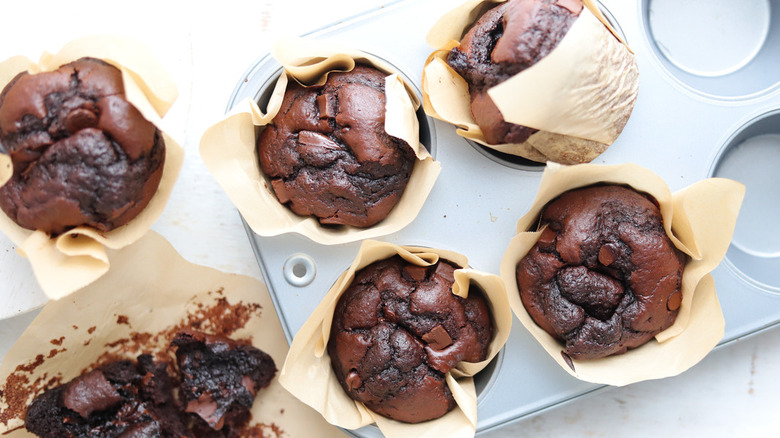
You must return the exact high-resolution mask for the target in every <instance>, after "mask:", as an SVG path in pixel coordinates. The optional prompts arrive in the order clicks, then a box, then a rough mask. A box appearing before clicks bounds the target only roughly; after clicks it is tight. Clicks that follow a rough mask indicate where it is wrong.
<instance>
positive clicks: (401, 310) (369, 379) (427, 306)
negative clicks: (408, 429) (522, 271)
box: [328, 256, 493, 423]
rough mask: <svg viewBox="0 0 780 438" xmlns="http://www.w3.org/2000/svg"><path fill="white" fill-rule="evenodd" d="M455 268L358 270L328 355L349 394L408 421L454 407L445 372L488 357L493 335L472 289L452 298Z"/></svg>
mask: <svg viewBox="0 0 780 438" xmlns="http://www.w3.org/2000/svg"><path fill="white" fill-rule="evenodd" d="M455 269H456V267H455V266H454V265H452V264H450V263H449V262H447V261H445V260H440V261H439V262H438V263H437V264H436V265H434V266H431V267H428V268H424V267H419V266H415V265H412V264H410V263H408V262H406V261H404V260H403V259H401V258H400V257H398V256H395V257H392V258H390V259H386V260H382V261H379V262H375V263H372V264H371V265H369V266H367V267H365V268H364V269H362V270H360V271H359V272H357V274H356V275H355V279H354V280H353V282H352V284H351V285H350V286H349V288H348V289H347V290H346V291H345V292H344V294H343V295H342V297H341V298H340V299H339V302H338V304H337V306H336V310H335V312H334V316H333V325H332V328H331V334H330V340H329V342H328V354H329V355H330V358H331V364H332V366H333V371H334V372H335V374H336V377H337V379H338V380H339V382H340V383H341V385H342V387H343V388H344V390H345V391H346V392H347V394H348V395H349V396H350V397H351V398H353V399H354V400H357V401H361V402H363V403H364V404H365V405H366V406H367V407H368V408H369V409H371V410H373V411H374V412H377V413H378V414H381V415H384V416H386V417H389V418H392V419H395V420H398V421H403V422H407V423H419V422H421V421H427V420H431V419H434V418H438V417H441V416H442V415H444V414H446V413H447V412H448V411H450V410H451V409H453V408H454V407H455V405H456V404H455V400H454V399H453V397H452V394H451V392H450V390H449V388H448V387H447V383H446V380H445V375H446V373H447V372H449V371H450V370H451V369H452V368H453V367H454V366H456V365H457V364H458V363H459V362H461V361H467V362H479V361H482V360H485V358H486V356H487V352H488V347H489V344H490V341H491V339H492V336H493V324H492V321H491V316H490V310H489V309H488V306H487V303H486V302H485V300H484V298H483V297H482V294H481V293H480V292H479V291H478V290H477V289H476V288H473V287H472V290H470V291H469V296H468V298H467V299H463V298H460V297H458V296H455V295H453V294H452V284H453V281H454V276H453V272H454V270H455Z"/></svg>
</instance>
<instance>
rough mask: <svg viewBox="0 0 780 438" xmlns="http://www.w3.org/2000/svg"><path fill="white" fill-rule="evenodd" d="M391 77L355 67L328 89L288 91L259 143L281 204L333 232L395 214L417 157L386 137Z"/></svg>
mask: <svg viewBox="0 0 780 438" xmlns="http://www.w3.org/2000/svg"><path fill="white" fill-rule="evenodd" d="M386 76H387V74H385V73H382V72H380V71H379V70H376V69H374V68H372V67H368V66H365V65H357V66H355V68H354V69H353V70H351V71H349V72H331V73H330V74H329V75H328V79H327V81H326V83H325V84H324V85H322V86H310V87H304V86H302V85H300V84H299V83H297V82H295V81H291V82H290V84H288V86H287V90H286V92H285V94H284V100H283V102H282V106H281V108H280V110H279V113H278V114H277V115H276V117H274V119H273V122H272V124H271V125H268V126H267V127H266V128H265V129H264V130H263V132H262V133H261V135H260V136H259V138H258V142H257V150H258V158H259V161H260V167H261V169H262V171H263V173H265V175H267V176H268V177H269V178H270V180H271V185H272V187H273V191H274V193H275V195H276V197H277V199H279V202H281V203H283V204H286V205H287V206H288V207H289V208H290V209H291V210H292V211H293V212H294V213H296V214H298V215H301V216H315V217H317V218H318V220H319V221H320V223H322V224H332V225H350V226H355V227H370V226H372V225H374V224H376V223H377V222H379V221H381V220H382V219H384V218H385V217H386V216H387V215H388V214H389V213H390V211H391V210H392V208H393V207H394V206H395V204H396V203H397V202H398V201H399V200H400V198H401V195H402V194H403V191H404V189H405V188H406V184H407V183H408V181H409V177H410V175H411V172H412V168H413V167H414V163H415V162H416V157H415V154H414V151H413V150H412V148H411V147H410V146H409V145H408V144H407V143H406V142H405V141H403V140H401V139H398V138H396V137H392V136H390V135H388V134H387V132H385V128H384V126H385V77H386Z"/></svg>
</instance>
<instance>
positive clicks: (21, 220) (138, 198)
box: [0, 58, 165, 235]
mask: <svg viewBox="0 0 780 438" xmlns="http://www.w3.org/2000/svg"><path fill="white" fill-rule="evenodd" d="M0 151H5V153H8V154H10V157H11V160H12V162H13V176H12V177H11V179H10V180H9V181H8V182H7V183H6V184H5V185H4V186H2V187H0V208H2V210H3V211H4V212H5V214H6V215H8V216H9V217H10V218H11V219H12V220H14V221H15V222H16V223H17V224H18V225H19V226H21V227H23V228H27V229H31V230H41V231H44V232H47V233H50V234H52V235H58V234H61V233H63V232H65V231H67V230H69V229H71V228H74V227H77V226H81V225H86V226H89V227H93V228H96V229H98V230H100V231H110V230H112V229H114V228H117V227H120V226H122V225H125V224H126V223H128V222H129V221H130V220H132V219H133V218H134V217H135V216H137V215H138V214H139V213H140V212H141V210H143V208H144V207H146V205H147V204H148V203H149V201H150V200H151V198H152V196H153V195H154V193H155V192H156V191H157V186H158V185H159V183H160V179H161V178H162V170H163V162H164V158H165V144H164V141H163V137H162V135H161V133H160V131H159V130H158V129H157V128H156V127H155V125H154V124H152V123H151V122H149V121H147V120H146V119H144V117H143V116H142V115H141V113H140V112H139V111H138V110H137V109H136V108H135V107H134V106H133V105H132V104H130V103H129V102H128V101H127V100H126V99H125V90H124V85H123V82H122V74H121V72H120V71H119V70H118V69H117V68H116V67H114V66H112V65H110V64H107V63H105V62H103V61H101V60H98V59H92V58H81V59H79V60H76V61H74V62H71V63H69V64H65V65H63V66H61V67H60V68H59V69H57V70H55V71H52V72H45V73H38V74H29V73H27V72H22V73H20V74H19V75H17V76H16V77H15V78H14V79H13V80H12V81H11V82H10V83H9V84H8V85H7V86H6V87H5V89H3V91H2V93H1V94H0Z"/></svg>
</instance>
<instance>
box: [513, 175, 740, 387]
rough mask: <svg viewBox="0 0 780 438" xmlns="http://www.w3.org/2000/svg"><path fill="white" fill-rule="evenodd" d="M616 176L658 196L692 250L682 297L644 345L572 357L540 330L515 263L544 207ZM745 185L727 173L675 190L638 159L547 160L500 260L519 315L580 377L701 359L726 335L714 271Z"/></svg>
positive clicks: (657, 373) (647, 372) (663, 371)
mask: <svg viewBox="0 0 780 438" xmlns="http://www.w3.org/2000/svg"><path fill="white" fill-rule="evenodd" d="M598 183H613V184H622V185H627V186H630V187H632V188H633V189H635V190H637V191H640V192H644V193H647V194H649V195H651V196H653V197H654V198H655V199H656V201H658V203H659V205H660V210H661V215H662V217H663V221H664V228H665V229H666V234H667V235H668V236H669V238H670V239H671V240H672V242H673V243H674V245H675V246H676V247H677V248H679V249H680V250H681V251H683V252H685V253H686V254H687V255H688V263H687V264H686V265H685V271H684V273H683V279H682V294H683V301H682V304H681V305H680V310H679V313H678V315H677V319H676V321H675V322H674V324H673V325H672V326H671V327H669V328H668V329H666V330H664V331H663V332H661V333H659V334H658V335H656V337H655V340H651V341H650V342H648V343H646V344H645V345H643V346H641V347H639V348H636V349H633V350H629V351H628V352H627V353H625V354H622V355H616V356H609V357H606V358H602V359H595V360H573V361H572V363H573V367H574V369H572V368H571V367H570V366H569V365H568V364H567V363H566V361H565V360H564V358H563V356H562V355H561V352H562V350H563V345H562V344H561V343H560V342H558V341H557V340H555V339H554V338H553V337H552V336H550V335H549V334H548V333H547V332H545V331H544V330H542V329H541V328H540V327H539V326H537V325H536V323H535V322H534V321H533V319H531V317H530V316H529V315H528V312H527V311H526V310H525V307H523V304H522V301H521V299H520V291H519V290H518V286H517V280H516V277H515V268H516V266H517V264H518V263H519V262H520V260H521V259H522V258H523V257H525V255H526V254H527V253H528V251H529V250H530V249H531V247H533V245H534V244H535V243H536V241H537V240H538V238H539V236H540V235H541V231H538V232H531V231H528V230H534V229H536V225H537V223H538V220H539V215H540V214H541V212H542V209H543V208H544V206H545V205H546V204H547V203H549V202H550V201H552V200H553V199H555V198H556V197H558V196H559V195H561V194H562V193H564V192H566V191H569V190H572V189H575V188H579V187H585V186H589V185H592V184H598ZM744 193H745V187H744V186H743V185H742V184H740V183H738V182H735V181H731V180H728V179H723V178H709V179H705V180H702V181H699V182H697V183H695V184H693V185H691V186H688V187H686V188H684V189H681V190H679V191H677V192H675V193H671V192H670V190H669V187H668V186H667V185H666V183H665V182H664V181H663V179H661V178H660V177H659V176H658V175H656V174H655V173H653V172H652V171H650V170H648V169H645V168H643V167H640V166H638V165H636V164H632V163H629V164H621V165H610V166H606V165H594V164H581V165H576V166H561V165H558V164H555V163H548V165H547V168H546V169H545V171H544V174H543V176H542V180H541V183H540V186H539V191H538V193H537V195H536V199H535V200H534V202H533V204H532V206H531V208H530V210H529V211H528V213H527V214H526V215H525V216H523V217H522V218H520V220H519V221H518V223H517V232H518V234H517V235H516V236H515V237H514V238H512V240H511V241H510V243H509V247H508V248H507V250H506V253H505V254H504V257H503V260H502V262H501V278H502V279H503V281H504V283H505V284H506V289H507V294H508V295H509V303H510V305H511V306H512V310H513V311H514V313H515V315H516V316H517V317H518V319H520V322H522V323H523V326H525V328H526V329H528V331H529V332H530V333H531V335H532V336H533V337H534V338H536V340H537V341H538V342H539V343H540V344H541V346H542V347H543V348H544V349H545V350H546V351H547V353H549V354H550V356H551V357H552V358H553V359H554V360H555V361H556V362H557V363H558V364H559V365H560V366H561V367H562V368H563V369H564V370H566V371H567V372H568V373H569V374H571V375H572V376H574V377H577V378H579V379H581V380H585V381H589V382H595V383H602V384H609V385H615V386H622V385H628V384H630V383H634V382H639V381H642V380H650V379H658V378H663V377H669V376H674V375H677V374H680V373H682V372H683V371H685V370H687V369H688V368H690V367H692V366H693V365H695V364H696V363H698V362H699V361H700V360H701V359H702V358H704V356H706V355H707V353H709V351H710V350H712V348H713V347H714V346H715V345H716V344H717V343H718V341H720V340H721V338H722V337H723V329H724V323H725V322H724V319H723V313H722V312H721V308H720V303H719V301H718V297H717V294H716V293H715V285H714V283H713V281H712V277H711V276H710V275H709V272H710V271H712V270H713V269H715V267H716V266H717V265H718V263H720V261H721V259H722V258H723V256H724V255H725V254H726V250H727V249H728V246H729V243H730V242H731V236H732V234H733V232H734V226H735V224H736V221H737V214H738V212H739V208H740V206H741V203H742V198H743V196H744Z"/></svg>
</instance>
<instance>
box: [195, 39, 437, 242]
mask: <svg viewBox="0 0 780 438" xmlns="http://www.w3.org/2000/svg"><path fill="white" fill-rule="evenodd" d="M271 54H272V55H273V56H274V58H276V60H277V61H278V62H279V63H280V64H282V65H283V66H284V71H283V72H282V74H281V76H280V78H279V80H278V81H277V82H276V85H275V88H274V90H273V94H272V96H271V98H270V101H269V103H268V108H267V113H266V114H263V112H262V111H261V110H260V108H259V107H258V106H257V104H256V103H255V102H254V101H253V100H252V99H245V100H244V101H242V102H240V103H238V104H237V105H236V106H235V107H234V109H233V111H231V112H230V114H229V115H228V116H226V117H225V118H224V119H223V120H221V121H219V122H217V123H216V124H214V125H213V126H211V127H210V128H209V129H207V130H206V132H205V133H204V134H203V137H202V139H201V143H200V154H201V156H202V157H203V161H204V162H205V163H206V167H207V168H208V169H209V172H211V174H212V175H213V176H214V178H215V179H216V180H217V182H218V183H219V185H220V186H221V187H222V189H223V190H224V191H225V193H226V194H227V195H228V197H229V198H230V200H231V201H232V202H233V204H234V205H235V206H236V207H237V208H238V210H239V211H240V212H241V215H242V216H243V217H244V219H245V220H246V222H247V223H248V224H249V226H250V227H251V228H252V230H253V231H254V232H255V233H257V234H259V235H261V236H275V235H279V234H283V233H298V234H302V235H304V236H306V237H308V238H309V239H311V240H313V241H315V242H317V243H321V244H326V245H334V244H341V243H347V242H354V241H357V240H361V239H367V238H373V237H378V236H382V235H386V234H390V233H394V232H396V231H398V230H400V229H401V228H403V227H405V226H406V225H408V224H409V223H410V222H412V220H414V218H415V217H416V216H417V213H419V211H420V209H421V208H422V206H423V204H424V203H425V200H426V199H427V197H428V194H429V193H430V191H431V189H432V188H433V185H434V183H435V182H436V178H437V177H438V175H439V172H440V170H441V166H440V164H439V163H438V162H437V161H434V159H433V158H432V157H431V156H430V154H429V153H428V151H427V150H426V149H425V146H424V145H422V144H421V143H420V139H419V122H418V120H417V116H416V113H415V111H416V109H417V108H418V107H419V106H420V103H419V100H418V99H417V96H416V95H415V93H414V91H413V88H412V87H411V86H410V85H409V84H406V82H405V81H404V80H403V79H402V78H401V76H400V75H399V74H398V73H397V72H396V70H395V69H394V68H393V67H392V66H391V65H390V64H388V63H387V62H385V61H383V60H381V59H379V58H377V57H375V56H372V55H370V54H367V53H363V52H360V51H357V50H352V49H348V48H344V47H340V46H335V45H332V44H329V43H325V42H321V41H315V40H309V39H303V38H294V39H285V40H280V41H278V42H277V43H276V44H275V45H274V47H273V50H272V52H271ZM356 63H367V64H370V65H372V66H374V67H376V68H377V69H379V70H381V71H383V72H385V73H388V74H389V76H387V78H386V79H385V94H386V112H385V130H386V131H387V133H388V134H390V135H392V136H394V137H398V138H401V139H403V140H404V141H406V142H407V143H408V144H409V146H411V147H412V149H413V150H414V152H415V155H416V156H417V162H416V163H415V165H414V168H413V170H412V174H411V177H410V178H409V183H408V184H407V187H406V190H405V191H404V193H403V195H402V196H401V198H400V200H399V201H398V203H397V204H396V205H395V207H394V208H393V209H392V210H391V211H390V214H389V215H388V216H387V217H386V218H385V219H384V220H382V221H380V222H379V223H378V224H376V225H374V226H372V227H368V228H357V227H351V226H329V227H324V226H322V225H320V223H319V222H318V221H317V219H316V218H315V217H313V216H310V217H304V216H298V215H296V214H295V213H293V212H292V210H290V209H289V208H287V207H286V206H285V205H284V204H281V203H280V202H279V201H278V200H277V198H276V196H275V195H274V193H273V190H272V189H271V183H270V179H269V178H268V177H267V176H266V175H265V174H264V173H263V172H262V170H261V169H260V165H259V163H258V159H257V151H256V149H257V146H256V139H257V136H259V135H260V132H262V131H261V130H262V129H264V127H265V126H266V125H268V124H270V123H271V122H272V120H273V118H274V116H276V114H277V113H278V112H279V108H280V107H281V104H282V99H283V97H284V92H285V90H286V88H287V83H288V81H289V80H297V81H298V82H300V83H302V84H304V85H315V84H319V85H321V84H323V83H325V80H326V79H327V75H328V73H329V72H331V71H350V70H352V69H353V68H354V66H355V64H356Z"/></svg>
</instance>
